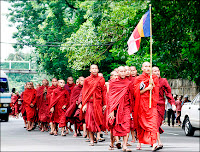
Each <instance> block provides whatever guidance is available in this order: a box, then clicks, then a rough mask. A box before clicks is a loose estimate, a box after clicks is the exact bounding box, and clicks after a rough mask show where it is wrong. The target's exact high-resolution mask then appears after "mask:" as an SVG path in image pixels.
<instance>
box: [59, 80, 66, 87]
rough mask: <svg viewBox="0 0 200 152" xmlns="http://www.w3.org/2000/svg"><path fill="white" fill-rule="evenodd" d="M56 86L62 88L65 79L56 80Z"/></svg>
mask: <svg viewBox="0 0 200 152" xmlns="http://www.w3.org/2000/svg"><path fill="white" fill-rule="evenodd" d="M58 86H60V87H61V88H64V86H65V81H64V80H62V79H61V80H58Z"/></svg>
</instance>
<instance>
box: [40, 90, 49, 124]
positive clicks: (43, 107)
mask: <svg viewBox="0 0 200 152" xmlns="http://www.w3.org/2000/svg"><path fill="white" fill-rule="evenodd" d="M44 88H46V89H48V86H40V87H39V88H38V89H37V103H38V104H37V106H38V117H39V120H40V122H49V120H50V119H49V117H50V116H49V107H48V100H47V94H44Z"/></svg>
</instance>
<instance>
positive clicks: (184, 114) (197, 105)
mask: <svg viewBox="0 0 200 152" xmlns="http://www.w3.org/2000/svg"><path fill="white" fill-rule="evenodd" d="M180 119H181V122H182V129H183V130H184V131H185V135H186V136H193V135H194V132H195V130H199V129H200V120H199V119H200V92H199V93H198V94H197V95H196V96H195V98H194V99H193V100H192V102H189V103H184V105H183V106H182V109H181V117H180Z"/></svg>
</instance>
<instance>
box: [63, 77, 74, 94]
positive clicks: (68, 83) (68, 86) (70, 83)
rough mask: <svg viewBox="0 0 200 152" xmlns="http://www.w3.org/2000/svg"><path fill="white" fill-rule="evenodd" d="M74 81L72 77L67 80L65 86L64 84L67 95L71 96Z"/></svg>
mask: <svg viewBox="0 0 200 152" xmlns="http://www.w3.org/2000/svg"><path fill="white" fill-rule="evenodd" d="M75 85H76V84H75V83H74V79H73V77H68V78H67V84H65V89H66V90H67V91H68V92H69V95H70V94H71V91H72V89H73V88H74V87H75Z"/></svg>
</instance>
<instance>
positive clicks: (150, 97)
mask: <svg viewBox="0 0 200 152" xmlns="http://www.w3.org/2000/svg"><path fill="white" fill-rule="evenodd" d="M149 12H150V67H151V68H150V80H152V21H151V4H149ZM150 85H153V84H152V83H150ZM151 100H152V90H150V95H149V108H151Z"/></svg>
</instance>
